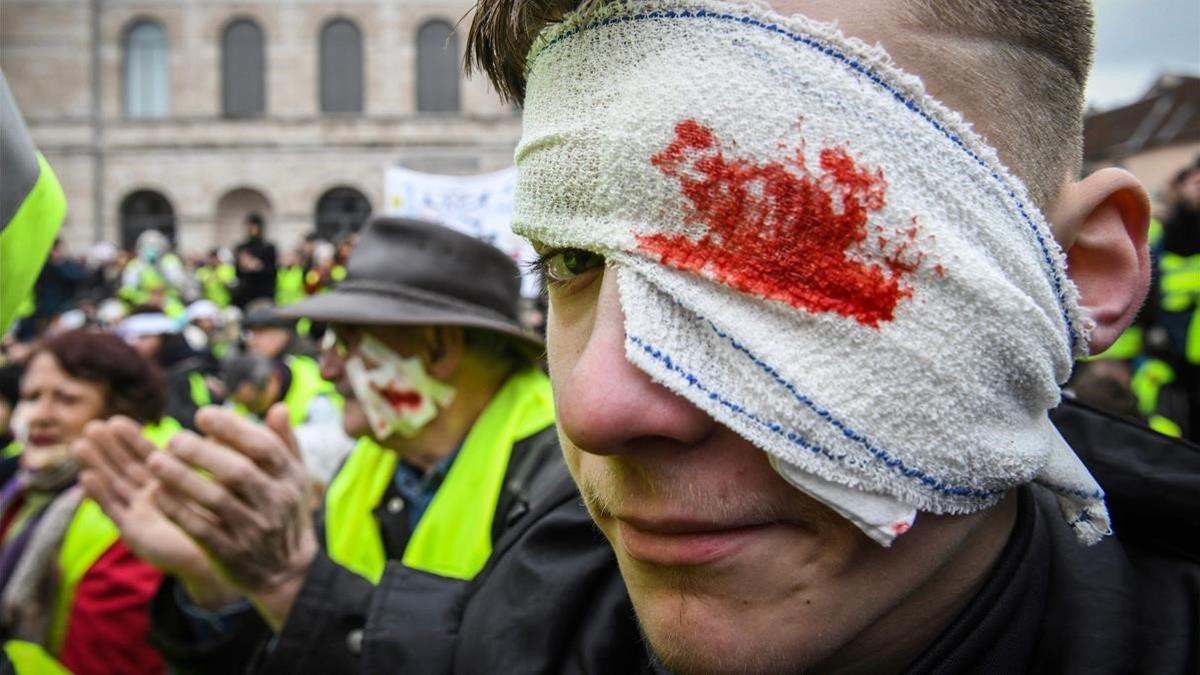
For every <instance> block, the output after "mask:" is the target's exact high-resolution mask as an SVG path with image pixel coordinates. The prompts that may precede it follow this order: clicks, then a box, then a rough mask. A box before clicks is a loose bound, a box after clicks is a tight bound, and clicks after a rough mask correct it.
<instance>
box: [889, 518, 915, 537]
mask: <svg viewBox="0 0 1200 675" xmlns="http://www.w3.org/2000/svg"><path fill="white" fill-rule="evenodd" d="M910 529H912V525H909V524H908V523H906V522H904V521H900V522H896V523H892V534H894V535H896V536H897V537H899V536H900V535H902V534H904V533H905V532H908V531H909V530H910Z"/></svg>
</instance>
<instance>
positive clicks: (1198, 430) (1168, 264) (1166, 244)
mask: <svg viewBox="0 0 1200 675" xmlns="http://www.w3.org/2000/svg"><path fill="white" fill-rule="evenodd" d="M1172 188H1173V189H1172V192H1173V193H1174V195H1173V196H1174V203H1173V205H1172V208H1171V211H1170V213H1169V215H1168V216H1167V219H1166V221H1165V223H1164V226H1163V247H1162V253H1161V254H1160V256H1159V260H1158V266H1159V267H1158V298H1157V300H1158V302H1157V310H1158V311H1157V313H1156V317H1155V318H1156V320H1157V323H1158V324H1159V325H1161V326H1162V327H1163V329H1164V331H1165V334H1166V338H1167V354H1165V355H1164V356H1165V357H1166V358H1165V359H1164V362H1165V363H1166V364H1168V367H1169V368H1170V369H1171V371H1172V379H1174V380H1177V381H1178V382H1180V384H1181V385H1182V386H1183V388H1185V389H1186V390H1187V392H1188V411H1187V414H1186V416H1185V417H1184V419H1181V420H1179V421H1180V423H1181V424H1182V425H1183V426H1184V428H1185V429H1187V431H1188V435H1189V437H1190V438H1195V437H1196V436H1197V435H1198V434H1200V162H1198V163H1197V164H1196V165H1195V166H1190V167H1187V168H1185V169H1184V170H1183V171H1180V172H1179V175H1178V176H1176V178H1175V180H1174V181H1172Z"/></svg>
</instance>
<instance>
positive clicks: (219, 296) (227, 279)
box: [196, 263, 237, 309]
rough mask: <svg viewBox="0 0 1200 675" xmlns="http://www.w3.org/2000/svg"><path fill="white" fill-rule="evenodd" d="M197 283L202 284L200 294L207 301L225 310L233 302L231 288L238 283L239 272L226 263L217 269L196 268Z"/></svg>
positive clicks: (209, 267) (216, 267)
mask: <svg viewBox="0 0 1200 675" xmlns="http://www.w3.org/2000/svg"><path fill="white" fill-rule="evenodd" d="M196 281H197V282H199V283H200V292H201V293H202V294H203V295H204V297H205V298H206V299H208V300H210V301H212V303H213V304H214V305H216V306H217V307H220V308H221V309H225V308H226V307H228V306H229V302H230V301H231V300H232V296H231V295H230V293H229V288H230V287H231V286H233V284H234V283H235V282H236V281H237V270H236V269H234V267H233V265H227V264H225V263H221V264H220V265H217V266H215V267H213V266H209V265H205V266H203V267H198V268H196Z"/></svg>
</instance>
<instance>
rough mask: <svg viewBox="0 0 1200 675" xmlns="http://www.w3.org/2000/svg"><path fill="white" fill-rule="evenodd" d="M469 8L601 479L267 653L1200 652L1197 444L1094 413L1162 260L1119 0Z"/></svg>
mask: <svg viewBox="0 0 1200 675" xmlns="http://www.w3.org/2000/svg"><path fill="white" fill-rule="evenodd" d="M473 21H474V23H473V26H472V30H471V38H470V46H469V50H468V52H469V54H470V55H471V59H472V61H473V63H474V64H475V66H477V67H479V68H481V69H482V70H484V71H486V72H487V73H488V75H489V76H490V77H491V78H492V80H493V82H494V83H495V84H496V85H497V86H498V88H499V89H500V90H501V91H502V92H504V93H506V94H507V95H508V96H509V97H510V98H512V99H514V100H516V101H518V102H520V103H521V105H522V110H523V125H524V131H523V137H522V140H521V143H520V145H519V146H518V148H517V152H516V162H517V167H518V177H519V178H518V187H517V194H516V201H515V204H516V208H515V214H514V228H515V229H516V230H517V231H518V232H520V233H522V234H524V235H525V236H528V237H529V238H531V239H532V240H534V242H535V243H536V245H537V246H538V247H539V249H540V250H541V252H542V260H541V265H542V267H543V268H544V270H545V273H546V277H547V282H548V286H549V305H550V312H549V320H548V338H547V353H548V360H549V366H550V376H551V380H552V382H553V384H554V398H555V404H556V408H557V410H558V421H557V428H558V435H559V440H560V442H561V445H562V447H563V451H564V456H565V458H566V463H567V466H568V468H569V469H570V472H571V477H572V479H573V481H567V480H563V481H562V482H560V483H558V484H556V485H554V486H553V487H552V488H550V489H547V490H546V491H545V492H544V493H540V494H539V495H538V496H537V497H535V498H534V499H533V500H532V501H531V504H530V513H529V515H528V516H527V517H526V518H524V519H522V521H521V522H520V523H518V524H517V525H516V526H515V527H514V528H513V529H512V530H511V531H509V532H508V533H506V535H505V537H504V538H503V540H501V541H500V542H498V543H497V545H496V552H495V554H494V555H493V556H492V557H491V558H490V559H489V561H488V563H487V565H486V566H485V568H484V569H483V570H482V571H481V572H480V574H479V575H477V576H476V577H475V579H474V580H473V582H472V583H471V584H469V585H465V586H463V585H455V584H454V583H452V582H450V581H447V580H444V579H439V578H437V577H436V576H433V575H428V574H421V573H419V572H411V571H408V570H405V571H404V574H403V576H396V577H394V580H395V583H392V578H391V577H389V575H390V574H392V572H390V571H389V575H385V577H384V583H383V584H382V585H381V586H380V588H379V589H378V590H377V592H376V595H375V598H374V603H373V605H372V613H371V615H370V616H369V617H368V618H367V623H366V627H365V628H366V632H365V636H366V637H365V639H364V640H363V641H362V643H361V644H360V645H359V646H360V647H361V651H360V653H358V654H357V655H356V656H355V657H354V658H353V659H350V660H339V659H337V658H334V653H333V650H332V649H331V648H327V647H325V646H323V645H321V644H317V643H311V644H307V645H297V644H295V643H292V644H291V645H290V646H288V647H287V648H286V649H285V648H284V647H283V645H280V646H279V648H278V649H276V650H275V651H274V652H273V653H272V655H271V657H270V658H269V659H268V660H267V662H266V663H265V665H264V667H265V668H266V669H268V670H276V671H278V672H388V671H393V670H410V671H414V672H433V673H442V672H458V673H493V672H502V673H508V672H520V673H526V672H531V673H562V672H570V673H575V672H591V673H595V672H619V673H662V672H668V671H669V672H678V673H716V672H729V673H788V672H819V673H900V672H912V673H929V672H943V673H980V672H983V673H1020V672H1054V673H1060V672H1062V673H1095V672H1101V673H1104V672H1112V673H1126V672H1147V673H1185V672H1193V671H1194V670H1195V668H1196V664H1197V663H1200V637H1198V636H1200V618H1198V617H1197V616H1196V612H1195V607H1196V606H1197V589H1198V588H1200V569H1198V567H1197V560H1198V559H1200V550H1198V549H1197V546H1198V543H1197V542H1200V504H1198V501H1200V497H1198V495H1200V491H1197V490H1196V489H1195V484H1196V476H1197V475H1200V454H1198V452H1197V450H1196V448H1195V447H1194V446H1191V445H1188V444H1183V443H1178V442H1175V441H1172V440H1170V439H1166V438H1164V437H1159V436H1157V435H1156V434H1153V433H1152V432H1149V431H1146V430H1143V429H1141V428H1138V427H1135V426H1131V425H1128V424H1126V423H1124V422H1122V421H1119V420H1114V419H1110V418H1107V417H1105V416H1103V415H1102V414H1100V413H1097V412H1095V411H1092V410H1089V409H1087V408H1084V407H1081V406H1078V405H1074V404H1071V403H1069V402H1068V403H1065V404H1062V405H1060V398H1061V396H1060V389H1059V387H1060V385H1061V384H1062V383H1063V382H1065V381H1066V380H1067V377H1068V376H1069V374H1070V371H1071V368H1072V364H1073V362H1074V360H1075V358H1076V357H1078V356H1080V355H1083V354H1086V353H1088V352H1090V351H1096V352H1098V351H1101V350H1104V349H1105V348H1106V347H1107V346H1108V345H1109V344H1111V343H1112V342H1113V341H1114V340H1115V338H1116V337H1117V335H1119V334H1120V332H1121V331H1122V329H1123V328H1124V327H1125V326H1126V325H1127V324H1128V323H1129V322H1130V321H1131V319H1132V318H1133V315H1134V314H1135V313H1136V312H1137V309H1138V306H1139V305H1140V303H1141V301H1142V299H1143V296H1144V294H1145V289H1146V285H1147V278H1148V254H1147V251H1146V241H1145V230H1146V222H1147V218H1148V205H1147V199H1146V195H1145V191H1144V189H1143V188H1142V186H1141V185H1140V184H1139V183H1138V182H1137V181H1136V180H1135V179H1134V178H1133V177H1132V176H1131V175H1129V174H1128V173H1125V172H1123V171H1120V170H1115V169H1107V170H1103V171H1100V172H1098V173H1096V174H1093V175H1090V176H1087V177H1086V178H1083V179H1078V178H1077V176H1078V174H1079V170H1080V154H1081V153H1080V151H1079V148H1080V143H1081V139H1080V136H1081V113H1082V98H1083V90H1084V85H1085V81H1086V74H1087V71H1088V67H1089V63H1090V58H1091V48H1092V23H1093V19H1092V11H1091V7H1090V4H1089V3H1088V2H1086V1H1084V0H1060V1H1058V2H1040V1H1036V2H1035V1H1034V0H971V1H967V0H936V1H935V0H775V1H774V2H770V3H769V6H768V4H767V3H759V2H753V3H751V2H745V3H739V2H723V1H720V0H658V1H652V2H636V1H635V2H611V1H610V2H605V1H604V0H593V1H592V2H587V3H585V4H584V6H580V5H579V4H578V3H577V2H575V0H551V1H550V2H531V1H528V0H482V2H480V4H479V5H478V6H477V7H476V9H475V13H474V20H473ZM835 24H836V26H835ZM871 45H876V46H871ZM1051 411H1053V422H1052V421H1051V415H1050V412H1051ZM576 490H578V493H577V492H576ZM578 494H582V497H583V500H582V501H583V505H581V504H580V503H579V498H578ZM593 524H594V525H593ZM593 526H594V527H597V528H598V529H599V530H600V533H602V535H603V536H602V537H600V536H596V537H595V538H593V539H592V540H591V546H590V547H589V546H587V545H586V544H585V543H584V542H582V541H581V535H579V534H578V533H580V532H583V533H588V534H590V531H589V528H590V527H593ZM305 588H306V591H305V592H306V593H314V594H315V593H316V590H315V588H314V587H312V586H311V585H308V584H306V586H305ZM302 597H303V594H302ZM311 635H313V636H314V637H315V636H316V635H317V634H315V633H313V634H311Z"/></svg>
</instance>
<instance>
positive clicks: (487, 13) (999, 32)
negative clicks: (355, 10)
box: [467, 0, 1094, 208]
mask: <svg viewBox="0 0 1200 675" xmlns="http://www.w3.org/2000/svg"><path fill="white" fill-rule="evenodd" d="M609 1H611V0H479V3H478V5H476V8H475V16H474V18H473V20H472V24H471V30H470V35H469V37H468V40H467V67H468V68H469V69H472V70H482V71H484V72H485V73H486V74H487V75H488V77H489V78H490V79H491V81H492V83H493V84H494V85H495V86H496V89H497V90H499V92H500V93H501V95H502V96H504V97H506V98H508V99H509V100H512V101H517V102H519V101H521V99H522V98H523V97H524V94H525V57H526V55H527V54H528V52H529V48H530V46H531V45H532V44H533V41H534V39H536V37H537V35H538V33H539V32H540V31H541V30H542V29H543V28H544V27H545V26H546V25H547V24H551V23H556V22H558V21H561V20H562V19H563V17H564V16H565V15H566V14H567V13H569V12H571V11H574V10H576V9H581V10H587V9H588V8H594V7H597V6H600V5H603V4H605V3H606V2H609ZM901 12H902V13H900V14H899V16H900V18H901V20H902V21H907V22H911V24H912V25H911V26H910V27H911V28H914V29H916V32H917V33H918V34H920V33H927V34H928V33H932V34H936V35H937V36H938V37H939V38H945V39H941V40H938V41H937V42H938V45H939V47H937V48H936V49H938V50H939V51H946V50H948V52H947V53H945V54H940V53H935V54H933V56H934V57H936V58H939V59H940V62H941V63H942V64H943V68H944V71H945V76H944V77H943V78H942V79H943V80H944V81H946V82H953V83H955V84H954V87H955V89H954V90H953V91H936V90H935V92H934V93H935V94H939V95H941V96H942V98H944V99H947V100H946V102H947V103H948V104H949V105H951V106H952V107H958V108H960V109H962V108H968V109H969V110H970V112H971V113H973V114H972V115H971V119H972V121H974V122H976V124H977V125H978V127H979V130H980V131H981V132H983V133H984V135H986V136H988V137H989V140H990V141H991V143H992V144H993V145H994V146H996V147H997V148H998V149H999V150H1000V153H1001V155H1002V157H1003V158H1004V160H1005V162H1006V163H1007V164H1008V166H1010V167H1012V169H1013V170H1014V171H1015V172H1016V173H1017V174H1018V175H1019V176H1021V178H1023V179H1024V180H1025V182H1026V184H1027V185H1028V186H1029V189H1030V191H1031V192H1032V193H1033V198H1034V200H1035V201H1036V202H1037V203H1038V205H1040V206H1042V207H1043V208H1045V207H1046V206H1048V205H1049V203H1050V202H1051V201H1052V200H1053V198H1054V196H1055V195H1056V194H1057V193H1058V189H1059V187H1060V186H1061V185H1062V183H1063V181H1064V180H1066V179H1068V178H1070V177H1073V176H1075V175H1077V174H1078V173H1079V170H1080V165H1081V163H1082V155H1083V148H1082V143H1083V140H1082V139H1083V101H1084V99H1083V96H1084V89H1085V87H1086V84H1087V75H1088V71H1089V69H1090V68H1091V60H1092V45H1093V26H1094V17H1093V12H1092V3H1091V1H1090V0H904V3H903V5H902V6H901ZM920 47H921V46H913V48H914V49H917V48H920ZM929 49H934V47H929ZM1001 73H1002V74H1003V75H1000V74H1001ZM935 89H936V88H935ZM943 89H945V88H943ZM948 94H957V95H955V96H950V95H948Z"/></svg>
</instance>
